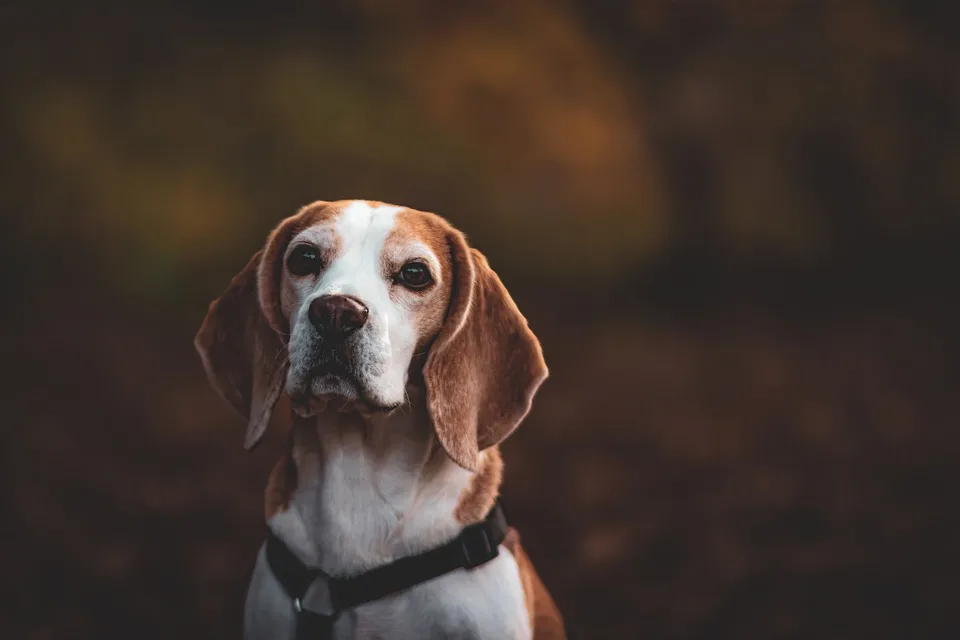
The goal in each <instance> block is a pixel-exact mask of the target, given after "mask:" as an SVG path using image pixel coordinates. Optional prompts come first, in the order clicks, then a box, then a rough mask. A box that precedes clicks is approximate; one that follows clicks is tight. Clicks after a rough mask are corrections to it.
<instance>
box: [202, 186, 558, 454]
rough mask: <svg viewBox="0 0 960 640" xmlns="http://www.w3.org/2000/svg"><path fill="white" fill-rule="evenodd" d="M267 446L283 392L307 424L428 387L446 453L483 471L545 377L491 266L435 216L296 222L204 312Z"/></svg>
mask: <svg viewBox="0 0 960 640" xmlns="http://www.w3.org/2000/svg"><path fill="white" fill-rule="evenodd" d="M195 344H196V347H197V350H198V351H199V352H200V356H201V358H202V359H203V363H204V366H205V368H206V370H207V374H208V376H209V378H210V380H211V382H212V384H213V386H214V387H215V388H216V389H217V390H218V391H219V392H220V393H221V394H222V395H223V396H224V398H226V399H227V400H228V401H229V402H230V404H231V405H232V406H233V407H234V408H235V409H236V410H237V411H239V412H240V413H241V414H242V415H243V416H244V417H246V418H247V419H248V421H249V426H248V429H247V436H246V446H247V448H252V447H254V446H256V444H257V443H258V442H259V441H260V439H261V438H262V436H263V432H264V430H265V429H266V426H267V422H268V421H269V419H270V414H271V411H272V409H273V406H274V404H275V403H276V402H277V400H278V398H279V397H280V395H281V393H282V392H283V391H284V389H285V390H286V392H287V393H288V394H289V396H290V398H291V400H292V402H293V405H294V407H295V410H297V411H298V412H299V413H301V414H309V413H316V412H321V411H327V410H357V411H363V412H376V411H390V410H392V409H395V408H397V407H399V406H401V405H402V404H404V402H405V401H406V398H407V389H408V385H421V384H422V386H423V387H424V389H425V391H426V404H427V410H428V413H429V415H430V418H431V420H432V422H433V426H434V429H435V431H436V434H437V438H438V440H439V441H440V444H441V445H442V446H443V448H444V450H445V451H446V452H447V454H448V455H449V456H450V457H451V458H452V459H453V460H454V461H455V462H457V463H458V464H459V465H461V466H463V467H465V468H467V469H475V468H476V466H477V456H478V453H479V451H481V450H482V449H484V448H486V447H489V446H492V445H494V444H496V443H498V442H500V441H501V440H503V439H504V438H505V437H506V436H507V435H509V434H510V432H512V431H513V430H514V429H515V428H516V427H517V425H518V424H519V423H520V421H521V420H522V419H523V417H524V416H525V415H526V414H527V411H529V409H530V403H531V401H532V400H533V395H534V393H536V391H537V389H538V388H539V386H540V384H541V383H542V382H543V380H544V379H545V378H546V377H547V368H546V365H545V364H544V361H543V355H542V353H541V350H540V343H539V342H538V341H537V338H536V336H534V335H533V332H532V331H530V329H529V327H528V326H527V322H526V320H525V319H524V317H523V316H522V315H521V314H520V311H519V310H518V309H517V307H516V305H515V304H514V302H513V300H512V299H511V298H510V295H509V294H508V293H507V290H506V289H505V288H504V286H503V284H501V282H500V279H499V278H498V277H497V275H496V274H495V273H494V272H493V270H491V269H490V267H489V265H488V264H487V261H486V258H484V257H483V255H482V254H480V253H479V252H478V251H476V250H475V249H471V248H469V247H468V246H467V243H466V240H465V239H464V237H463V234H461V233H460V232H459V231H457V230H456V229H454V228H453V227H451V226H450V225H449V224H448V223H447V222H446V221H445V220H443V219H442V218H440V217H439V216H436V215H434V214H431V213H425V212H422V211H416V210H413V209H407V208H403V207H395V206H391V205H385V204H381V203H376V202H367V201H360V200H351V201H341V202H330V203H328V202H316V203H314V204H311V205H308V206H307V207H304V208H303V209H302V210H301V211H300V212H299V213H297V214H296V215H295V216H293V217H291V218H288V219H286V220H284V221H283V222H281V223H280V225H279V226H278V227H277V228H276V229H275V230H274V231H273V233H271V234H270V236H269V238H268V239H267V243H266V245H265V246H264V248H263V249H262V250H261V251H259V252H257V253H256V254H255V255H254V256H253V258H252V259H251V260H250V262H249V263H248V264H247V266H246V267H245V268H244V269H243V270H242V271H241V272H240V273H239V274H238V275H237V276H236V277H235V278H234V279H233V281H232V282H231V284H230V286H229V287H228V289H227V291H226V292H224V294H223V295H222V296H220V298H219V299H217V300H215V301H214V302H213V303H212V304H211V305H210V310H209V312H208V313H207V317H206V318H205V319H204V322H203V326H201V328H200V331H199V333H198V334H197V337H196V341H195Z"/></svg>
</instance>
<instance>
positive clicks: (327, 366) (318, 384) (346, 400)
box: [290, 358, 402, 418]
mask: <svg viewBox="0 0 960 640" xmlns="http://www.w3.org/2000/svg"><path fill="white" fill-rule="evenodd" d="M290 400H291V407H292V408H293V410H294V412H296V413H297V414H298V415H300V416H302V417H305V418H306V417H310V416H313V415H316V414H319V413H325V412H332V411H335V412H345V413H346V412H359V413H363V414H374V413H390V412H392V411H394V410H395V409H398V408H399V407H400V406H401V404H402V403H398V404H389V405H384V404H382V403H381V402H378V401H377V400H376V399H375V398H373V397H371V396H370V394H369V393H368V391H367V389H366V387H365V386H364V385H363V383H362V382H361V381H360V378H359V376H358V375H357V374H356V373H354V371H353V369H352V368H351V367H350V366H349V365H347V364H345V363H344V362H343V361H341V360H340V359H339V358H330V359H325V360H323V361H321V362H318V363H317V364H315V365H313V366H312V367H311V368H310V369H309V372H308V374H307V384H306V385H305V386H304V387H303V388H302V390H299V391H298V392H295V393H293V394H291V395H290Z"/></svg>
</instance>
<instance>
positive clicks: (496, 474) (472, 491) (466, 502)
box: [455, 446, 503, 524]
mask: <svg viewBox="0 0 960 640" xmlns="http://www.w3.org/2000/svg"><path fill="white" fill-rule="evenodd" d="M502 480H503V458H502V457H501V456H500V448H499V447H496V446H493V447H490V448H489V449H485V450H484V451H483V453H481V454H480V468H479V469H478V470H477V472H476V474H474V476H473V478H471V479H470V484H469V485H467V487H466V488H464V490H463V493H461V494H460V503H459V504H458V505H457V511H456V513H455V516H456V518H457V520H458V521H460V522H462V523H463V524H471V523H473V522H479V521H481V520H483V518H484V517H485V516H486V515H487V513H489V511H490V509H492V508H493V503H494V501H495V500H496V499H497V494H499V492H500V483H501V481H502Z"/></svg>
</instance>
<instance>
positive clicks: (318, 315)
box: [310, 296, 370, 338]
mask: <svg viewBox="0 0 960 640" xmlns="http://www.w3.org/2000/svg"><path fill="white" fill-rule="evenodd" d="M368 315H370V310H369V309H367V306H366V305H365V304H363V303H362V302H360V301H359V300H357V299H356V298H351V297H349V296H321V297H319V298H317V299H316V300H314V301H313V302H311V303H310V323H311V324H312V325H313V326H314V327H316V329H317V331H318V332H319V333H320V335H321V336H325V337H331V338H342V337H344V336H347V335H349V334H351V333H353V332H354V331H356V330H357V329H359V328H360V327H362V326H363V325H365V324H366V323H367V316H368Z"/></svg>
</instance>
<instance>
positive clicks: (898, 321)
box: [0, 0, 960, 639]
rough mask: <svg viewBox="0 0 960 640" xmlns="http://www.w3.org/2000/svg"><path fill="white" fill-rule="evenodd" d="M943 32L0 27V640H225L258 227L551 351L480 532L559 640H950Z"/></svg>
mask: <svg viewBox="0 0 960 640" xmlns="http://www.w3.org/2000/svg"><path fill="white" fill-rule="evenodd" d="M958 17H960V15H958V10H957V9H956V5H955V3H950V2H933V1H929V2H911V1H910V0H898V1H887V2H882V1H877V2H865V1H859V0H849V1H847V0H844V1H843V2H828V1H825V0H824V1H820V2H811V1H800V0H715V1H711V2H694V1H692V0H689V1H687V0H641V1H635V2H630V1H628V0H608V1H602V2H601V1H598V0H558V1H553V2H542V3H541V2H509V1H507V0H500V1H494V2H489V3H482V6H481V3H466V2H442V1H439V0H436V1H429V0H415V1H410V2H404V3H395V2H389V1H387V0H364V1H362V2H348V1H346V0H342V1H338V2H307V1H300V2H293V3H288V6H285V7H281V6H279V3H274V4H269V5H268V4H267V3H263V4H260V3H255V2H249V1H244V0H241V1H237V2H233V3H231V4H229V5H224V6H219V5H214V4H206V3H192V2H185V1H183V0H168V1H166V2H153V1H148V2H140V3H136V4H135V5H129V6H117V5H116V3H103V2H99V1H96V0H92V1H89V2H85V3H68V2H66V1H65V0H57V1H53V2H47V3H39V2H34V3H26V2H15V3H13V4H10V3H5V4H4V6H3V8H2V9H0V42H2V44H0V47H2V49H0V51H2V59H0V80H2V87H3V99H2V104H0V140H2V148H3V153H2V155H0V167H2V169H0V238H2V239H3V242H2V250H0V296H2V298H0V299H2V305H0V330H2V334H3V339H2V342H0V350H2V351H0V355H2V362H3V365H4V366H3V381H2V382H3V383H2V385H0V398H2V406H3V411H4V415H5V418H4V420H3V423H4V428H3V430H2V438H3V442H2V445H0V450H2V456H3V458H4V459H3V473H4V475H5V478H4V480H5V481H4V482H3V483H2V488H0V496H2V503H0V508H2V515H0V535H2V539H3V540H4V554H3V557H4V559H3V569H2V570H0V575H2V578H0V589H2V591H0V636H2V637H4V638H31V639H33V638H36V639H42V638H94V637H109V636H111V635H113V634H120V633H126V634H128V635H132V636H134V637H140V638H169V637H172V636H174V635H175V634H176V635H178V636H179V637H182V638H194V637H196V638H200V637H204V638H236V637H239V630H240V620H241V617H240V616H241V609H242V602H243V594H244V591H245V589H246V584H247V578H248V576H249V573H250V570H251V568H252V562H253V559H254V554H255V551H256V549H257V547H258V545H259V544H260V542H261V540H262V539H263V535H264V525H263V516H262V491H263V488H264V485H265V480H266V475H267V472H268V470H269V468H270V467H271V466H272V464H273V462H274V461H275V460H276V458H277V456H278V454H279V451H280V450H281V447H282V442H281V440H282V439H281V438H280V436H279V430H274V433H273V435H272V436H271V438H270V439H269V440H268V442H267V443H266V444H265V445H264V446H263V447H261V448H260V449H258V450H257V451H256V452H255V453H253V454H247V453H245V452H244V450H243V448H242V446H241V441H242V431H243V425H242V424H241V421H240V420H239V419H238V418H237V417H235V416H234V415H232V414H231V412H230V410H229V409H228V407H227V405H226V404H225V403H224V402H222V401H221V400H220V399H219V398H218V397H217V396H216V395H215V393H214V392H213V391H212V390H211V389H210V388H209V387H208V385H207V382H206V380H205V378H204V375H203V372H202V370H201V366H200V363H199V360H198V358H197V357H196V355H195V354H194V352H193V347H192V344H191V341H192V338H193V334H194V332H195V330H196V329H197V328H198V326H199V324H200V321H201V319H202V317H203V315H204V313H205V311H206V307H207V304H208V302H209V301H210V300H212V299H213V298H215V297H216V296H217V295H219V293H220V292H221V291H222V290H223V289H224V288H225V286H226V284H227V283H228V281H229V279H230V277H231V276H232V275H233V274H234V273H236V272H237V271H238V270H239V269H240V268H241V267H242V266H243V265H244V264H245V262H246V260H247V259H248V257H249V256H250V255H251V254H252V253H253V252H254V251H255V250H256V249H257V248H258V247H260V246H261V245H262V243H263V240H264V238H265V237H266V234H267V233H268V231H269V230H270V229H271V228H272V226H273V225H275V224H276V223H277V222H278V221H279V220H280V219H281V218H283V217H285V216H287V215H290V214H292V213H293V212H295V211H296V210H297V208H298V207H300V206H301V205H303V204H306V203H308V202H311V201H313V200H316V199H337V198H370V199H378V200H384V201H388V202H394V203H400V204H406V205H410V206H413V207H416V208H420V209H426V210H431V211H436V212H438V213H440V214H442V215H444V216H446V217H448V218H449V219H450V220H451V221H453V222H454V223H455V224H456V225H457V226H459V227H461V228H462V229H463V230H465V231H466V232H467V234H468V235H469V237H470V238H471V240H472V241H473V243H474V244H475V245H476V246H478V247H479V248H481V249H482V250H483V251H484V252H485V253H486V254H487V255H488V256H489V258H490V260H491V262H492V264H493V265H494V267H495V268H496V269H497V270H498V271H499V272H500V274H501V276H502V278H503V280H504V281H505V282H506V284H507V286H508V287H509V288H510V289H511V291H512V292H513V294H514V297H515V299H516V300H517V302H518V304H519V306H520V308H521V309H522V310H523V311H524V313H525V314H526V315H527V317H528V318H529V320H530V322H531V324H532V326H533V328H534V330H535V331H536V333H537V334H538V335H539V336H540V338H541V340H542V342H543V345H544V349H545V353H546V357H547V362H548V364H549V365H550V367H551V372H552V376H551V379H550V380H549V381H548V383H547V384H546V385H545V386H544V388H543V390H542V392H541V393H540V395H539V396H538V398H537V401H536V403H535V405H534V410H533V412H532V414H531V415H530V417H529V419H528V420H527V421H526V423H525V424H524V426H523V427H522V428H521V429H520V430H519V431H518V432H517V434H516V435H515V436H513V437H512V438H511V439H510V440H509V441H508V442H507V443H506V444H505V446H504V455H505V458H506V462H507V466H506V484H505V487H504V500H505V504H506V506H507V509H508V511H509V513H510V515H511V518H512V520H513V522H514V524H516V525H517V526H518V527H519V529H520V530H521V532H522V534H523V539H524V542H525V546H526V547H527V549H528V552H529V554H530V556H531V557H532V559H533V560H534V562H535V564H536V566H537V567H538V569H539V571H540V574H541V575H542V577H543V579H544V581H545V582H546V583H547V585H548V586H549V587H550V589H551V590H552V592H553V594H554V596H555V598H556V600H557V602H558V604H559V606H560V608H561V610H562V611H563V613H564V614H565V616H566V620H567V623H568V628H569V631H570V632H571V635H572V636H573V637H578V638H725V637H732V638H810V637H818V638H860V637H871V638H876V637H901V638H902V637H923V638H945V637H957V636H956V633H957V631H958V629H960V623H958V622H957V619H956V614H957V612H958V610H960V589H958V588H957V584H956V574H957V571H958V569H960V562H958V560H960V552H958V550H957V541H958V535H957V530H958V527H960V508H958V505H957V500H956V497H957V495H956V487H957V486H960V466H958V454H960V432H958V430H957V426H958V425H957V422H958V418H960V406H958V390H960V365H958V362H960V360H958V356H960V352H958V344H957V341H956V340H955V338H956V335H955V334H956V329H957V326H958V321H960V312H958V306H960V305H957V304H956V303H957V296H958V286H957V280H956V277H955V275H954V274H955V273H956V270H957V268H958V267H960V251H958V247H960V244H958V243H960V216H958V209H960V136H958V134H960V125H958V120H957V118H956V117H955V116H956V115H957V113H958V109H960V74H958V72H957V67H958V65H960V41H958V38H957V24H958V22H957V19H958ZM281 413H282V412H281ZM951 487H953V489H951Z"/></svg>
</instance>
